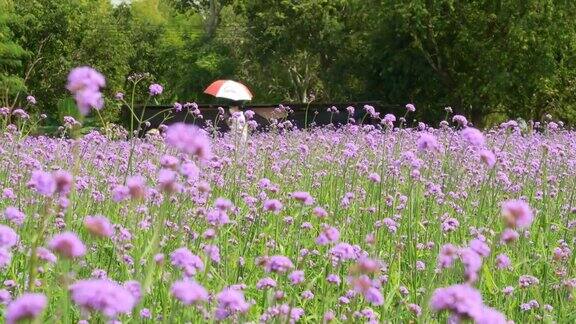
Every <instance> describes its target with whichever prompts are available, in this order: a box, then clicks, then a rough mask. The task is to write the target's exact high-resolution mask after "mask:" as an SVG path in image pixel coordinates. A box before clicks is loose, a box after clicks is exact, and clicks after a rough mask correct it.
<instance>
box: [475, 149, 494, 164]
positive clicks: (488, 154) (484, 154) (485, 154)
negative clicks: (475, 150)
mask: <svg viewBox="0 0 576 324" xmlns="http://www.w3.org/2000/svg"><path fill="white" fill-rule="evenodd" d="M479 155H480V161H482V162H483V163H484V164H486V165H487V166H488V167H489V168H491V167H493V166H494V164H496V156H495V155H494V153H492V151H490V150H482V151H480V153H479Z"/></svg>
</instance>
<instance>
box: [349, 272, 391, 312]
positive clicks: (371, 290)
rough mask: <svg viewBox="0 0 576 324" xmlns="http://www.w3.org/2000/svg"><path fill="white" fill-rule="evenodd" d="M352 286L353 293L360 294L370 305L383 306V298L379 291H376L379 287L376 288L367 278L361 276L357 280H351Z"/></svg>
mask: <svg viewBox="0 0 576 324" xmlns="http://www.w3.org/2000/svg"><path fill="white" fill-rule="evenodd" d="M352 285H353V287H354V291H356V292H357V293H361V294H362V295H363V296H364V298H365V299H366V300H367V301H368V302H370V303H372V305H374V306H380V305H382V304H384V296H382V293H381V292H380V289H378V287H379V286H377V285H376V284H375V282H374V281H372V280H371V279H370V278H369V277H368V276H366V275H361V276H359V277H357V278H353V279H352Z"/></svg>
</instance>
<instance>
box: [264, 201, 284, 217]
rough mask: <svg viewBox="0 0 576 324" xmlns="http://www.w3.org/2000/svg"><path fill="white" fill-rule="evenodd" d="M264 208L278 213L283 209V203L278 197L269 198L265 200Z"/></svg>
mask: <svg viewBox="0 0 576 324" xmlns="http://www.w3.org/2000/svg"><path fill="white" fill-rule="evenodd" d="M264 210H267V211H270V212H273V213H275V214H278V213H279V212H280V210H282V203H281V202H280V201H279V200H278V199H268V200H266V201H265V202H264Z"/></svg>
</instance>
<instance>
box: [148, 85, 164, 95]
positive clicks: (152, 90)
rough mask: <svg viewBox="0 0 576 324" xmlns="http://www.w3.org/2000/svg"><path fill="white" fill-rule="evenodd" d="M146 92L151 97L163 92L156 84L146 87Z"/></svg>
mask: <svg viewBox="0 0 576 324" xmlns="http://www.w3.org/2000/svg"><path fill="white" fill-rule="evenodd" d="M148 92H149V93H150V95H151V96H152V97H155V96H159V95H161V94H162V92H164V88H163V87H162V86H161V85H159V84H158V83H153V84H151V85H150V86H149V87H148Z"/></svg>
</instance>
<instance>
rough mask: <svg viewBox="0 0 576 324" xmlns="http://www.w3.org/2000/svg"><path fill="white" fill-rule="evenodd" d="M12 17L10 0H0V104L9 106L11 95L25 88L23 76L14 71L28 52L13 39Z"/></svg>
mask: <svg viewBox="0 0 576 324" xmlns="http://www.w3.org/2000/svg"><path fill="white" fill-rule="evenodd" d="M14 19H16V15H15V14H14V11H13V5H12V1H11V0H0V106H10V105H11V104H12V102H11V101H10V98H11V96H12V95H14V94H15V93H18V92H19V91H23V90H25V88H26V87H25V85H24V80H23V78H22V77H21V76H20V75H18V74H17V73H15V71H17V70H18V69H19V68H20V67H21V66H22V60H23V59H24V58H25V57H26V55H27V54H28V53H27V51H26V50H25V49H24V48H22V46H20V45H19V44H18V43H16V42H15V40H14V35H13V33H12V30H11V28H10V23H11V22H12V20H14Z"/></svg>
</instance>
